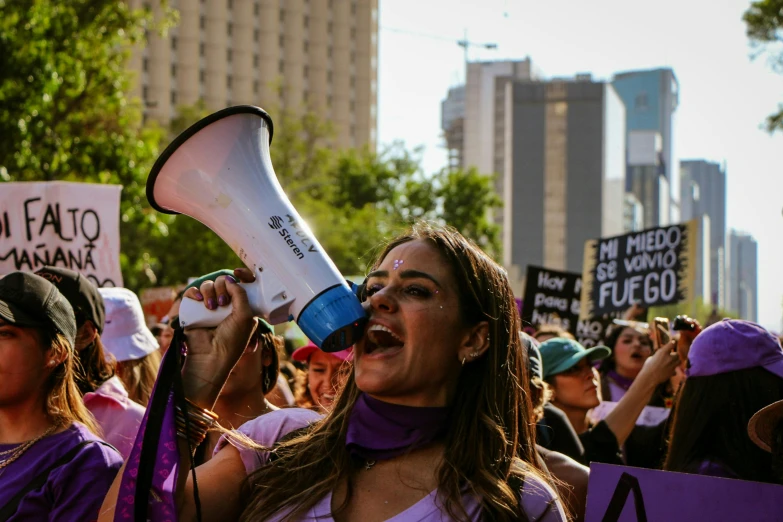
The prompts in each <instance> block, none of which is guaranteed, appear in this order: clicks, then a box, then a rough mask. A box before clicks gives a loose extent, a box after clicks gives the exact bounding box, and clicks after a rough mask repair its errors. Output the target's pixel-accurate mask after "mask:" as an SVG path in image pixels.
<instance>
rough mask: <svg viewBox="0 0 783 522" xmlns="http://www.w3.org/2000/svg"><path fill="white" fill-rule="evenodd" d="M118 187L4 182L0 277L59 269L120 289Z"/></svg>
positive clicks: (1, 188)
mask: <svg viewBox="0 0 783 522" xmlns="http://www.w3.org/2000/svg"><path fill="white" fill-rule="evenodd" d="M121 190H122V187H121V186H119V185H97V184H91V183H66V182H63V181H52V182H40V183H39V182H31V183H2V184H0V201H1V202H2V203H1V204H0V274H8V273H9V272H14V271H17V270H24V271H28V272H35V271H36V270H38V269H40V268H41V267H43V266H46V265H48V266H59V267H64V268H70V269H71V270H75V271H77V272H81V273H82V274H84V275H85V276H86V277H87V278H89V279H90V280H91V281H92V282H93V283H95V285H96V286H122V273H121V272H120V191H121Z"/></svg>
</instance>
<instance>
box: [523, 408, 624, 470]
mask: <svg viewBox="0 0 783 522" xmlns="http://www.w3.org/2000/svg"><path fill="white" fill-rule="evenodd" d="M536 435H537V439H538V440H537V442H538V444H540V445H541V446H543V447H544V448H546V449H549V450H552V451H558V452H560V453H562V454H564V455H568V456H569V457H571V458H572V459H574V460H575V461H577V462H579V463H580V464H583V465H585V466H589V465H590V463H591V462H593V461H595V462H603V463H606V464H620V465H622V464H623V460H622V457H621V455H620V447H619V446H618V444H617V437H615V435H614V433H613V432H612V430H611V429H609V426H608V425H607V424H606V423H605V422H604V421H601V422H599V423H598V424H596V425H595V426H593V427H592V428H590V429H589V430H588V431H586V432H585V433H582V434H581V435H577V433H576V430H574V427H573V426H571V422H570V421H569V420H568V417H567V416H566V414H565V413H563V412H562V411H561V410H560V409H558V408H556V407H555V406H552V405H551V404H546V405H544V418H543V419H541V420H540V421H539V422H538V425H537V426H536Z"/></svg>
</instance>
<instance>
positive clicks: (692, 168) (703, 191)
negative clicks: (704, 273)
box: [680, 160, 728, 309]
mask: <svg viewBox="0 0 783 522" xmlns="http://www.w3.org/2000/svg"><path fill="white" fill-rule="evenodd" d="M680 172H681V178H682V179H681V186H680V188H681V194H680V208H681V212H682V220H683V221H687V220H690V219H695V218H699V217H701V216H704V215H707V216H709V217H710V246H711V256H710V274H711V278H712V284H711V287H712V296H711V300H710V302H711V303H712V304H714V305H717V306H719V307H720V308H724V309H725V308H728V306H727V302H726V273H725V267H726V169H725V167H722V166H721V165H719V164H718V163H712V162H709V161H704V160H687V161H682V162H680Z"/></svg>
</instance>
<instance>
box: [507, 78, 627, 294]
mask: <svg viewBox="0 0 783 522" xmlns="http://www.w3.org/2000/svg"><path fill="white" fill-rule="evenodd" d="M497 97H498V100H497V101H496V103H495V107H497V108H498V111H497V113H496V114H497V115H498V116H496V119H495V133H494V143H495V157H494V161H495V163H496V164H497V165H500V166H502V167H503V168H502V170H501V172H502V173H503V183H504V189H503V194H504V198H503V199H504V201H503V203H504V206H503V212H504V219H503V222H504V230H503V256H504V258H503V261H504V265H505V266H506V268H507V269H509V272H510V273H511V274H512V276H513V274H515V273H516V274H519V273H523V272H524V270H525V268H526V266H527V265H539V266H546V267H548V268H552V269H559V270H569V271H575V272H581V271H582V261H583V257H584V246H585V242H586V241H587V240H589V239H595V238H598V237H602V236H611V235H616V234H622V233H623V213H624V202H623V194H624V177H625V136H626V133H625V107H624V106H623V103H622V101H621V100H620V97H619V96H618V95H617V93H615V91H614V89H613V88H612V86H611V85H610V84H608V83H603V82H597V81H592V79H590V77H589V76H586V75H582V76H579V77H577V78H576V79H572V80H553V81H548V82H530V81H519V80H512V79H506V80H505V81H502V80H498V82H497ZM501 109H502V110H501ZM500 115H502V116H503V117H502V118H501V117H499V116H500ZM515 291H516V289H515Z"/></svg>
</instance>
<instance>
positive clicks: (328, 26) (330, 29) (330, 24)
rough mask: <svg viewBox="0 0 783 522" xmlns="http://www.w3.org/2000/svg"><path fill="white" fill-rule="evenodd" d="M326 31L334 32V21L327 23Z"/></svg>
mask: <svg viewBox="0 0 783 522" xmlns="http://www.w3.org/2000/svg"><path fill="white" fill-rule="evenodd" d="M326 32H327V33H331V32H332V22H329V23H328V24H326Z"/></svg>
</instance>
